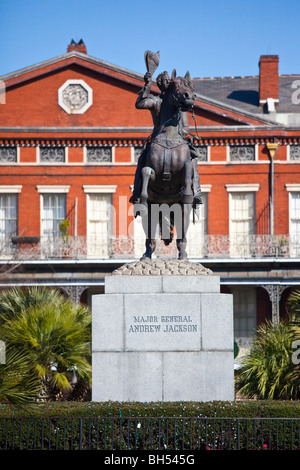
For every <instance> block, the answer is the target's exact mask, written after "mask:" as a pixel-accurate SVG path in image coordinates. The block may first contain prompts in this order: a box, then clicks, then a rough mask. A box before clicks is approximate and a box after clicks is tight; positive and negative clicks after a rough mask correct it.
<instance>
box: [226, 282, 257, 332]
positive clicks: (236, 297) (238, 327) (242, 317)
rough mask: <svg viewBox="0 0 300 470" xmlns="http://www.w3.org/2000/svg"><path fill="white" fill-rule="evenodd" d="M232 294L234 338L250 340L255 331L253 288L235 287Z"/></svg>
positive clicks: (254, 296) (254, 292)
mask: <svg viewBox="0 0 300 470" xmlns="http://www.w3.org/2000/svg"><path fill="white" fill-rule="evenodd" d="M231 292H232V294H233V312H234V337H235V339H239V338H251V337H252V336H254V335H255V329H256V290H255V287H236V288H233V289H232V290H231Z"/></svg>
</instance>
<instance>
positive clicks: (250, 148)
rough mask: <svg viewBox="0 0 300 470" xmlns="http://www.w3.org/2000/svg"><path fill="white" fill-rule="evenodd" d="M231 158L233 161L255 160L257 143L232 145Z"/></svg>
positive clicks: (230, 148) (230, 149)
mask: <svg viewBox="0 0 300 470" xmlns="http://www.w3.org/2000/svg"><path fill="white" fill-rule="evenodd" d="M229 160H230V161H231V162H249V161H255V145H231V146H230V147H229Z"/></svg>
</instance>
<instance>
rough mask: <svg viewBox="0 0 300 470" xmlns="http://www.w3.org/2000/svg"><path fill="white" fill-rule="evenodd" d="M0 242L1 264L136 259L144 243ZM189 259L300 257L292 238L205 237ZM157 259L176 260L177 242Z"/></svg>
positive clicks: (298, 240)
mask: <svg viewBox="0 0 300 470" xmlns="http://www.w3.org/2000/svg"><path fill="white" fill-rule="evenodd" d="M17 239H19V240H17V241H16V239H14V240H13V242H12V240H2V241H1V240H0V259H1V261H2V262H3V261H14V260H15V261H18V262H22V261H25V260H63V259H68V260H108V259H112V260H113V259H115V260H117V259H120V260H122V259H127V260H130V259H132V260H134V259H139V258H140V257H141V255H142V253H143V251H144V240H143V239H140V240H138V241H135V240H134V239H133V238H130V237H115V236H111V237H110V238H109V239H102V238H95V237H85V236H77V237H73V236H67V237H57V238H38V237H28V238H27V237H17ZM187 252H188V257H189V259H207V260H209V259H220V260H221V259H233V260H234V259H259V258H289V259H292V258H299V257H300V237H299V236H291V235H250V236H236V237H234V238H231V237H230V236H228V235H206V236H204V237H203V239H190V238H188V245H187ZM155 256H156V257H165V258H166V257H177V249H176V243H175V242H173V243H172V244H171V245H169V246H168V247H166V246H164V244H163V243H162V242H161V241H160V240H159V241H158V243H157V248H156V252H155Z"/></svg>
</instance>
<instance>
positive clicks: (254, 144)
mask: <svg viewBox="0 0 300 470" xmlns="http://www.w3.org/2000/svg"><path fill="white" fill-rule="evenodd" d="M278 60H279V59H278V56H262V57H261V58H260V61H259V66H258V68H259V70H258V75H257V76H253V77H223V78H194V84H195V90H196V102H195V107H194V114H195V116H194V118H193V116H192V115H191V114H189V119H190V130H191V134H192V137H195V136H196V134H198V135H199V137H200V140H198V139H196V137H195V138H194V143H195V145H197V146H198V148H199V152H200V158H199V159H198V168H199V174H200V180H201V187H202V194H203V200H204V204H203V205H202V206H201V211H200V216H199V218H198V219H197V220H196V223H195V225H192V226H191V228H190V232H189V236H188V253H189V258H190V259H191V260H195V261H200V262H201V263H203V264H204V265H205V266H207V267H210V268H211V269H212V270H213V271H214V272H215V273H217V274H219V275H220V277H221V285H222V289H223V290H224V291H226V292H228V291H231V292H232V293H233V296H234V315H235V337H236V339H238V338H249V337H251V336H252V335H253V331H254V329H255V327H256V326H257V325H258V324H259V323H260V322H261V321H263V320H264V319H265V318H272V319H273V321H274V322H276V321H278V318H279V315H281V316H284V315H285V314H286V299H287V297H288V294H289V292H290V290H291V289H292V288H295V287H297V286H299V284H300V276H299V261H300V260H299V255H300V171H299V169H300V113H299V109H300V93H298V90H300V75H279V73H278ZM161 62H162V64H161V66H160V67H163V61H161ZM174 66H175V67H176V64H174ZM161 71H163V69H162V70H158V73H159V72H161ZM143 74H144V71H142V73H136V72H132V71H129V70H126V69H124V68H121V67H118V66H115V65H112V64H110V63H106V62H103V61H102V60H99V59H97V58H94V57H91V56H89V55H88V54H87V51H86V48H85V45H84V44H83V43H82V42H81V43H79V44H75V43H74V42H72V43H71V44H70V46H69V47H68V50H67V53H66V54H63V55H61V56H59V57H55V58H53V59H50V60H46V61H45V62H42V63H39V64H36V65H33V66H29V67H27V68H25V69H22V70H19V71H17V72H13V73H10V74H8V75H5V76H3V77H0V80H1V82H0V83H2V85H4V86H2V90H3V89H4V90H5V95H3V94H2V95H1V100H0V168H1V169H0V243H1V249H0V262H1V266H2V267H1V271H2V272H1V273H0V287H1V288H6V287H9V286H13V285H24V286H27V285H32V284H42V285H47V286H57V287H59V288H61V289H62V290H63V291H64V292H65V293H66V294H67V295H72V296H73V297H75V298H76V299H81V300H82V301H86V302H89V301H90V296H91V294H92V293H94V292H103V285H104V277H105V275H107V274H109V273H110V272H111V271H112V270H113V269H115V268H116V267H117V266H119V265H120V264H122V263H124V262H125V261H128V260H134V259H136V258H139V257H140V256H141V254H142V253H143V248H144V247H143V244H144V236H143V233H142V230H141V224H140V222H139V221H138V219H134V218H133V215H132V206H131V205H130V204H129V198H130V195H131V190H132V185H133V180H134V174H135V168H136V160H137V158H138V155H139V152H140V150H141V147H142V145H143V142H144V140H145V139H146V138H147V136H149V134H150V133H151V131H152V120H151V116H150V113H149V111H146V110H138V109H136V108H135V101H136V98H137V94H138V92H139V91H140V90H141V88H142V86H143V83H144V82H143ZM152 89H153V92H156V93H158V92H159V90H158V88H157V87H156V85H155V80H154V81H153V87H152ZM298 95H299V98H298ZM3 96H4V98H3ZM195 123H196V124H195ZM195 126H196V128H195ZM172 250H173V251H172ZM170 253H171V254H172V255H173V254H174V256H175V255H176V250H175V244H174V247H171V252H169V253H166V252H164V249H163V248H161V249H158V256H164V255H168V254H170ZM241 341H242V339H241Z"/></svg>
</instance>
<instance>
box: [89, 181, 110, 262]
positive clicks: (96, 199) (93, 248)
mask: <svg viewBox="0 0 300 470" xmlns="http://www.w3.org/2000/svg"><path fill="white" fill-rule="evenodd" d="M116 189H117V186H115V185H84V186H83V190H84V192H85V193H86V196H87V254H88V256H89V257H92V258H108V257H110V256H111V237H112V234H113V224H114V222H113V218H114V211H113V206H112V194H113V193H115V192H116Z"/></svg>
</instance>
